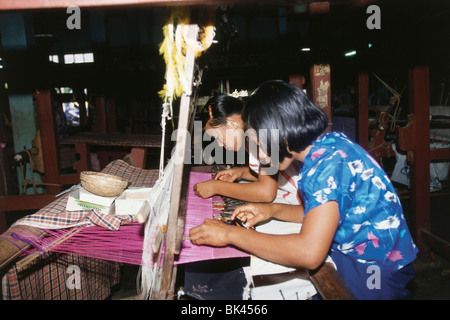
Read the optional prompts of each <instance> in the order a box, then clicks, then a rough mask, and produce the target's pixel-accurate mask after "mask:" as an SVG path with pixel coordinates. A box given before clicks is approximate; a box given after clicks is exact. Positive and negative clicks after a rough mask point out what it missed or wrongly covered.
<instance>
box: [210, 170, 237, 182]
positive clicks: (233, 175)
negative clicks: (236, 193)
mask: <svg viewBox="0 0 450 320" xmlns="http://www.w3.org/2000/svg"><path fill="white" fill-rule="evenodd" d="M243 174H244V172H243V170H242V168H240V167H236V168H231V169H226V170H222V171H219V172H217V174H216V176H215V177H214V179H215V180H221V181H225V182H234V181H237V180H239V179H241V178H242V175H243Z"/></svg>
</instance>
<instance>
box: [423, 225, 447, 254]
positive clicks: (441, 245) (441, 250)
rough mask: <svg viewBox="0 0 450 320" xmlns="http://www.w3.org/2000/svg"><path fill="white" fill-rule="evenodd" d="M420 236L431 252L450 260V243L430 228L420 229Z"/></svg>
mask: <svg viewBox="0 0 450 320" xmlns="http://www.w3.org/2000/svg"><path fill="white" fill-rule="evenodd" d="M420 238H421V240H422V242H423V244H424V245H426V246H427V247H428V248H429V249H430V250H431V252H433V253H435V254H437V255H438V256H440V257H442V258H444V259H446V260H448V261H450V243H449V242H448V241H445V240H444V239H442V238H439V237H437V236H436V235H434V234H432V233H431V232H430V231H428V230H420Z"/></svg>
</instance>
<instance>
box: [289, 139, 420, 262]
mask: <svg viewBox="0 0 450 320" xmlns="http://www.w3.org/2000/svg"><path fill="white" fill-rule="evenodd" d="M298 186H299V189H300V191H301V194H302V196H303V201H304V206H305V216H306V215H307V214H308V212H309V211H310V210H311V209H313V208H315V207H317V206H319V205H321V204H324V203H326V202H328V201H336V202H337V203H338V205H339V215H340V219H339V224H338V228H337V231H336V234H335V237H334V240H333V243H332V247H331V253H330V256H331V257H333V251H338V252H340V253H342V254H344V255H346V256H348V257H352V258H354V259H355V260H356V261H357V262H359V263H361V264H376V265H378V266H380V267H381V268H382V269H384V270H398V269H400V268H402V267H403V266H405V265H407V264H409V263H410V262H412V261H413V260H414V259H415V257H416V255H417V251H418V250H417V247H416V246H415V244H414V243H413V240H412V237H411V234H410V232H409V230H408V226H407V224H406V221H405V218H404V216H403V210H402V206H401V204H400V200H399V198H398V196H397V194H396V192H395V189H394V187H393V185H392V183H391V182H390V180H389V178H388V176H387V175H386V173H385V172H384V170H383V169H382V168H381V167H380V165H379V164H378V163H377V162H376V161H375V160H374V159H373V158H372V157H371V156H370V155H369V154H368V153H367V152H366V151H365V150H364V149H363V148H361V147H360V146H359V145H357V144H356V143H354V142H352V141H351V140H349V139H348V138H347V137H346V136H345V135H344V134H342V133H338V132H332V133H327V134H324V135H323V136H321V137H319V138H318V139H317V140H316V141H314V143H313V146H312V148H311V150H310V151H309V153H308V155H307V156H306V158H305V161H304V163H303V167H302V169H301V170H300V179H299V182H298Z"/></svg>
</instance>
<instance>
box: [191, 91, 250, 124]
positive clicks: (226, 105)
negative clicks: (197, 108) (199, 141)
mask: <svg viewBox="0 0 450 320" xmlns="http://www.w3.org/2000/svg"><path fill="white" fill-rule="evenodd" d="M243 109H244V103H243V102H242V101H241V100H240V99H238V98H235V97H232V96H228V95H226V94H221V95H217V96H214V97H212V98H210V99H209V100H208V102H207V103H206V105H205V107H204V108H203V110H202V112H201V113H200V119H201V121H202V124H203V127H204V126H205V125H206V123H207V122H208V121H210V122H209V124H210V125H211V127H219V126H221V125H224V124H226V122H227V118H228V117H230V116H232V115H234V114H239V115H241V114H242V110H243ZM209 110H211V114H210V111H209Z"/></svg>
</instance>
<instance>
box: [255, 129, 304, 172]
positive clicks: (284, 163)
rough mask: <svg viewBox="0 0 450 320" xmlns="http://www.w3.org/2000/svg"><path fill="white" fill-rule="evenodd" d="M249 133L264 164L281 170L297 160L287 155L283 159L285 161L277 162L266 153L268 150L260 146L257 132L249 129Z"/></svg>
mask: <svg viewBox="0 0 450 320" xmlns="http://www.w3.org/2000/svg"><path fill="white" fill-rule="evenodd" d="M247 135H248V137H249V140H250V143H253V144H254V145H256V147H257V150H258V158H259V161H260V162H261V163H262V164H265V165H269V166H276V167H277V168H278V170H279V171H284V170H286V169H287V168H289V166H290V165H291V164H292V162H293V161H294V160H295V159H294V158H293V157H291V158H288V157H285V158H284V159H283V161H281V162H280V161H277V163H274V161H273V160H272V159H271V157H270V156H269V155H268V154H267V153H266V151H265V150H263V148H261V147H260V145H259V142H258V138H257V137H256V134H255V133H254V131H249V132H248V134H247Z"/></svg>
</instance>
